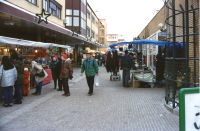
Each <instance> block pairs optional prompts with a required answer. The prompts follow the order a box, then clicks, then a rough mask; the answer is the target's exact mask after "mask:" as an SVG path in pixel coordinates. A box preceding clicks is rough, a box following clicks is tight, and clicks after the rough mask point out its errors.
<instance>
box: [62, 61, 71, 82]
mask: <svg viewBox="0 0 200 131" xmlns="http://www.w3.org/2000/svg"><path fill="white" fill-rule="evenodd" d="M72 74H73V69H72V64H71V61H70V59H69V58H68V59H67V60H65V61H62V65H61V71H60V77H59V78H67V79H69V78H70V77H71V76H72Z"/></svg>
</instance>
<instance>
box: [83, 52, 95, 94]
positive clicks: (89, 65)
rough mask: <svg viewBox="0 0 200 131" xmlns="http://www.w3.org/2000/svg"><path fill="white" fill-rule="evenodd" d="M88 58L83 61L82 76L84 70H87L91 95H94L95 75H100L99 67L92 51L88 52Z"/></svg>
mask: <svg viewBox="0 0 200 131" xmlns="http://www.w3.org/2000/svg"><path fill="white" fill-rule="evenodd" d="M86 58H87V59H85V60H84V61H83V65H82V68H81V76H82V75H83V72H84V71H85V75H86V79H87V84H88V86H89V92H88V94H89V95H92V93H93V86H94V76H95V74H96V75H97V76H98V75H99V74H98V71H99V67H98V64H97V62H96V60H95V59H94V58H92V57H91V54H90V53H87V54H86Z"/></svg>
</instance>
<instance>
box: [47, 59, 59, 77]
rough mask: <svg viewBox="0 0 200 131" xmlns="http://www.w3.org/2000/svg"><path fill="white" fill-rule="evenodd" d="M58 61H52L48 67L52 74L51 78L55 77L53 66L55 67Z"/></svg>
mask: <svg viewBox="0 0 200 131" xmlns="http://www.w3.org/2000/svg"><path fill="white" fill-rule="evenodd" d="M57 63H58V61H52V62H51V63H50V65H49V68H50V69H51V74H52V77H53V79H57V78H58V77H57V75H56V71H55V68H56V65H57Z"/></svg>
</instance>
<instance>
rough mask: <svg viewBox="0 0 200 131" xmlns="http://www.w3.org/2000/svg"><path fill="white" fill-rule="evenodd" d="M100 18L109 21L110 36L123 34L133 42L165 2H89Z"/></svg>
mask: <svg viewBox="0 0 200 131" xmlns="http://www.w3.org/2000/svg"><path fill="white" fill-rule="evenodd" d="M87 1H88V3H89V5H90V6H91V7H92V9H93V10H94V11H98V13H97V15H98V14H99V13H100V14H101V16H100V18H103V19H104V18H105V19H106V20H107V25H108V28H107V33H108V34H123V35H125V39H126V40H128V41H132V40H133V37H136V36H138V35H139V34H140V33H141V31H142V30H143V29H144V28H145V26H146V25H147V24H148V23H149V22H150V21H151V19H152V18H153V14H154V11H155V10H160V9H161V8H162V7H163V5H164V2H163V0H87Z"/></svg>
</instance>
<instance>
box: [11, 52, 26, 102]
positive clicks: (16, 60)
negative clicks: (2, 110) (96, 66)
mask: <svg viewBox="0 0 200 131" xmlns="http://www.w3.org/2000/svg"><path fill="white" fill-rule="evenodd" d="M12 59H13V64H14V66H15V68H16V70H17V80H16V81H15V86H14V87H15V92H16V93H15V94H16V99H15V101H14V104H22V84H23V83H24V65H23V62H22V58H20V57H19V56H18V54H17V53H14V54H13V56H12Z"/></svg>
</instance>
